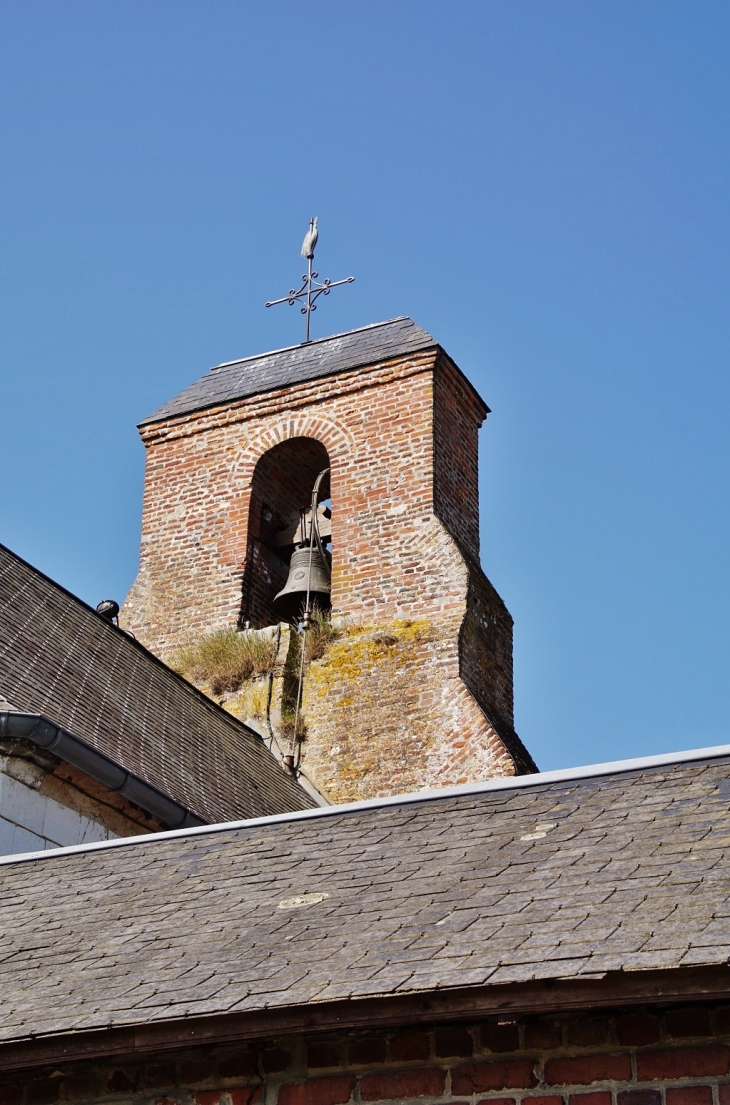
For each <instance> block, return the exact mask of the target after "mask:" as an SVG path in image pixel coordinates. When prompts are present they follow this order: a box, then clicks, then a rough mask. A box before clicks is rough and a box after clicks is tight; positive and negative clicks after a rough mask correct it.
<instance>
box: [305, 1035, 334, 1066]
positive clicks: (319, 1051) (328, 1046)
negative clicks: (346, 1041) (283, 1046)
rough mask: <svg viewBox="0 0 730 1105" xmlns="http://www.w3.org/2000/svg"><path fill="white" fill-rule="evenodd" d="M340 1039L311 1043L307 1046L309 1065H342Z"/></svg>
mask: <svg viewBox="0 0 730 1105" xmlns="http://www.w3.org/2000/svg"><path fill="white" fill-rule="evenodd" d="M340 1047H341V1045H340V1042H339V1040H330V1041H325V1042H324V1043H319V1042H317V1043H311V1044H309V1045H308V1046H307V1066H308V1067H338V1066H339V1065H340Z"/></svg>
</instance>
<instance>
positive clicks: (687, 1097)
mask: <svg viewBox="0 0 730 1105" xmlns="http://www.w3.org/2000/svg"><path fill="white" fill-rule="evenodd" d="M667 1105H712V1086H669V1087H668V1088H667Z"/></svg>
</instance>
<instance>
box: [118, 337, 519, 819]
mask: <svg viewBox="0 0 730 1105" xmlns="http://www.w3.org/2000/svg"><path fill="white" fill-rule="evenodd" d="M487 414H488V408H487V406H486V404H485V403H484V401H483V400H482V399H481V398H480V396H479V395H478V394H477V392H476V391H475V389H474V388H473V387H472V385H471V384H470V383H469V381H468V380H467V379H466V377H465V376H464V375H463V373H462V372H461V371H460V370H459V368H458V367H457V366H456V365H455V363H454V362H453V361H452V360H451V358H450V357H449V356H448V354H447V353H446V352H445V351H444V350H443V349H442V348H441V346H440V345H439V344H438V342H436V341H435V340H434V339H433V338H432V337H431V335H430V334H428V333H426V332H425V331H424V330H422V329H421V328H420V327H419V326H417V325H416V323H414V322H413V321H412V320H411V319H409V318H397V319H393V320H391V321H389V322H384V323H379V324H376V325H373V326H366V327H363V328H362V329H359V330H353V331H350V332H349V333H346V334H339V335H336V336H334V337H330V338H324V339H322V340H318V341H312V342H308V343H305V344H303V345H299V346H294V347H292V348H289V349H282V350H278V351H275V352H272V353H266V354H264V355H262V356H256V357H249V358H247V359H245V360H242V361H235V362H231V363H228V364H223V365H219V366H217V367H216V368H213V369H211V370H210V371H209V372H208V373H206V375H205V376H203V377H202V378H201V379H200V380H198V381H197V382H196V383H194V384H193V385H191V387H189V388H187V389H186V390H185V391H183V392H182V393H181V394H180V395H178V396H177V397H176V398H174V399H172V400H171V401H170V402H169V403H167V404H165V406H163V407H161V408H160V409H159V410H158V411H155V413H154V414H152V415H150V416H149V417H148V418H146V419H145V420H144V422H142V424H141V425H140V433H141V436H142V440H143V442H144V444H145V447H146V450H147V464H146V476H145V491H144V509H143V522H142V545H141V555H140V567H139V574H138V576H137V579H136V581H135V583H134V585H133V587H132V589H131V591H130V593H129V595H128V597H127V600H126V602H125V604H124V607H123V609H122V615H121V616H122V620H123V624H124V625H125V626H126V627H127V628H129V629H131V630H132V632H134V633H135V634H136V635H137V637H138V638H139V639H140V640H141V641H142V642H143V643H144V644H145V645H147V647H149V648H150V649H151V650H152V651H153V652H156V653H157V654H158V655H160V656H161V657H163V658H169V657H170V655H171V653H172V652H173V651H174V650H175V649H177V648H179V647H181V646H183V645H186V644H188V643H189V641H190V639H191V636H192V637H194V636H195V635H203V634H206V633H210V632H211V631H214V630H217V629H221V628H226V627H235V628H238V629H241V630H243V629H244V628H245V627H246V626H250V627H252V628H261V627H265V626H267V625H272V624H274V623H275V622H276V621H277V620H278V619H279V618H280V617H282V614H281V605H280V604H279V603H277V604H275V601H274V600H275V599H276V596H277V595H278V594H279V593H280V592H281V591H282V590H283V589H284V590H285V589H286V588H287V586H288V585H289V584H290V567H291V561H292V556H293V555H295V552H296V549H297V547H298V545H300V544H301V539H302V535H303V534H304V535H305V536H306V532H307V525H308V524H309V525H310V526H311V508H310V511H309V517H307V507H308V504H309V503H310V500H311V495H312V487H313V485H314V483H315V480H316V479H317V477H318V475H320V474H321V473H323V472H324V471H325V470H328V472H327V474H326V475H325V476H324V477H323V480H322V483H321V485H320V494H319V496H318V503H317V510H316V518H317V519H318V521H319V532H320V536H321V540H322V543H323V549H324V555H325V558H326V560H327V569H328V570H329V569H330V560H331V608H332V622H333V625H334V626H335V627H336V632H333V633H332V635H331V637H330V638H328V640H327V642H326V644H325V645H323V647H322V649H321V650H320V651H319V653H318V655H316V657H315V658H314V659H313V660H312V662H311V663H310V664H309V665H308V667H307V671H306V674H305V677H304V682H303V700H302V711H303V716H304V719H305V723H306V739H305V740H304V742H303V744H302V745H301V757H302V765H303V766H304V767H305V768H306V771H307V773H308V774H309V775H310V777H312V778H313V779H314V781H315V782H316V783H317V785H318V786H319V787H320V788H321V789H322V791H323V792H324V794H325V795H326V796H327V797H328V798H329V799H330V800H331V801H351V800H356V799H360V798H368V797H374V796H377V795H386V794H394V793H403V792H405V791H409V790H418V789H424V788H433V787H439V786H447V785H452V784H456V783H466V782H473V781H477V780H482V779H485V778H489V777H493V776H501V775H513V774H523V773H527V772H531V771H534V770H536V768H535V764H534V762H533V761H532V759H531V757H530V755H529V753H528V752H527V751H526V749H525V748H524V746H523V744H522V742H521V741H520V739H519V737H518V736H517V734H516V733H515V731H514V726H513V703H512V619H511V617H510V615H509V612H508V611H507V608H506V607H505V605H504V603H503V602H502V600H501V598H500V597H499V595H498V594H497V592H496V591H495V589H494V588H493V587H492V585H491V583H490V582H489V580H488V579H487V578H486V576H485V574H484V572H483V571H482V569H481V566H480V563H479V504H478V486H477V435H478V430H479V427H480V425H481V424H482V422H483V421H484V419H485V417H486V415H487ZM322 586H324V585H322Z"/></svg>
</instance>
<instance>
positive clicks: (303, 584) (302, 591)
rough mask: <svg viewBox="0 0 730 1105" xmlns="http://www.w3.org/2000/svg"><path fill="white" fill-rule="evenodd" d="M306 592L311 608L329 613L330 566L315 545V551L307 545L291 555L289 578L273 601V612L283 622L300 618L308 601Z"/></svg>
mask: <svg viewBox="0 0 730 1105" xmlns="http://www.w3.org/2000/svg"><path fill="white" fill-rule="evenodd" d="M310 559H311V571H310ZM307 582H308V583H309V586H307ZM307 590H308V591H309V600H310V606H319V608H320V610H329V607H330V593H331V590H332V587H331V584H330V572H329V565H328V564H327V561H326V560H325V558H324V557H323V556H322V553H321V552H320V551H319V548H318V547H317V546H316V545H315V546H314V547H313V548H310V547H309V545H305V546H304V547H303V548H300V549H295V550H294V552H293V553H292V558H291V564H290V565H289V578H288V579H287V581H286V584H285V585H284V587H283V588H282V590H281V591H279V594H278V595H277V596H276V598H275V599H274V610H275V611H276V613H277V614H278V615H279V617H280V618H281V620H282V621H284V622H292V621H294V620H296V619H298V618H300V617H301V615H302V613H303V612H304V607H305V604H306V601H307Z"/></svg>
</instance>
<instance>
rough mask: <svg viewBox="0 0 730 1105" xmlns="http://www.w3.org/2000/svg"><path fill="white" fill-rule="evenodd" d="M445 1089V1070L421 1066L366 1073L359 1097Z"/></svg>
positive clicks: (436, 1094) (425, 1094)
mask: <svg viewBox="0 0 730 1105" xmlns="http://www.w3.org/2000/svg"><path fill="white" fill-rule="evenodd" d="M445 1089H446V1071H444V1070H442V1069H441V1068H440V1067H421V1068H420V1070H403V1071H393V1072H392V1073H391V1072H388V1073H382V1074H368V1075H366V1076H365V1077H364V1078H362V1079H361V1080H360V1098H361V1100H362V1101H389V1100H392V1099H393V1098H407V1099H408V1098H413V1097H440V1096H441V1095H442V1094H443V1092H444V1090H445ZM456 1092H457V1093H458V1092H459V1091H456ZM297 1105H299V1103H297Z"/></svg>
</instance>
